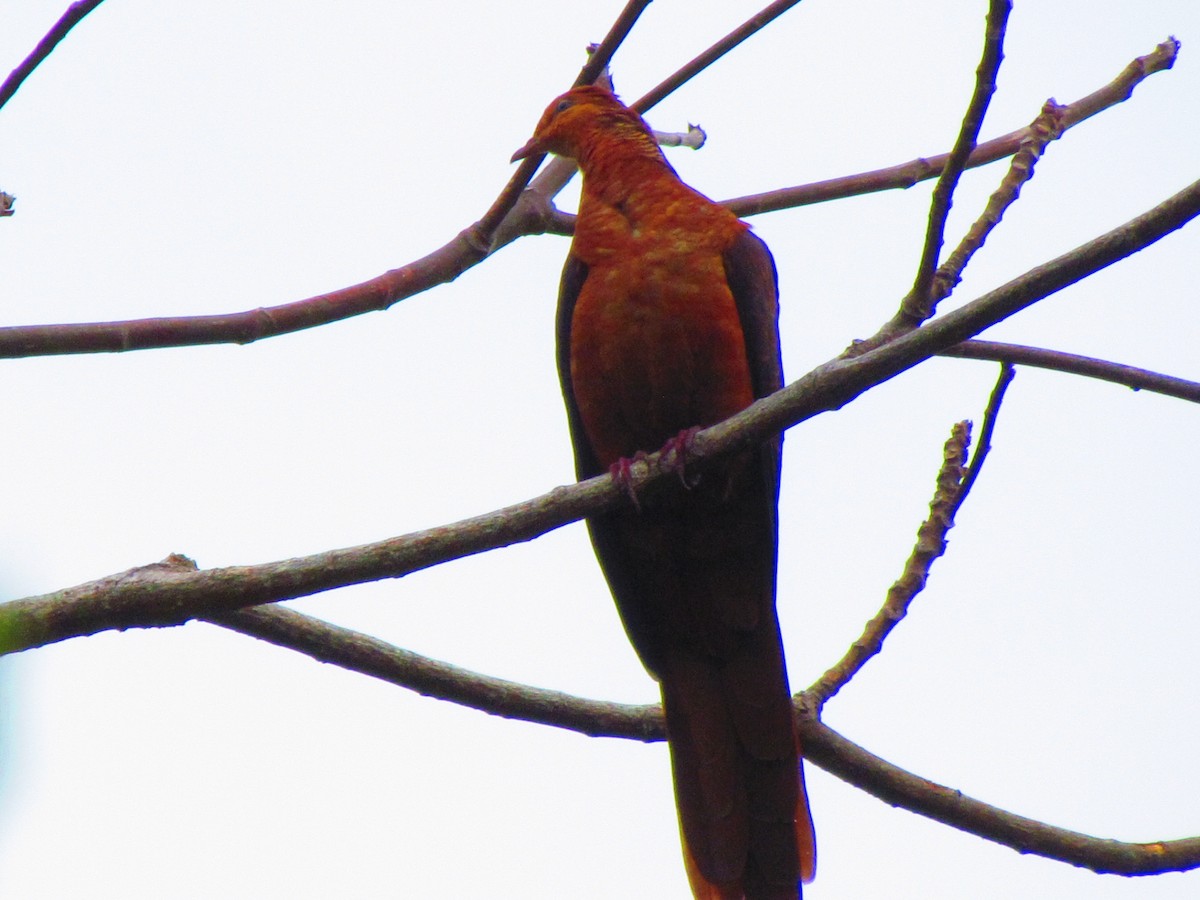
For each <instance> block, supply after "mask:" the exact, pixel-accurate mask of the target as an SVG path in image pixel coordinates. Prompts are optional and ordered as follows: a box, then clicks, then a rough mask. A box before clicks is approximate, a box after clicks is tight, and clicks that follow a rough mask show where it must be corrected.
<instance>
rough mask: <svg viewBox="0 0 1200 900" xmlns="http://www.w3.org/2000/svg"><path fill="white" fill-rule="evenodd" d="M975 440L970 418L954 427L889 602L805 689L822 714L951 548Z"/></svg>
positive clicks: (880, 646)
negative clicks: (949, 534)
mask: <svg viewBox="0 0 1200 900" xmlns="http://www.w3.org/2000/svg"><path fill="white" fill-rule="evenodd" d="M970 440H971V423H970V422H966V421H964V422H959V423H958V424H956V425H955V426H954V428H953V429H951V432H950V438H949V440H947V441H946V445H945V447H944V448H943V451H942V466H941V468H940V469H939V470H938V475H937V488H936V489H935V490H934V493H933V499H932V500H931V501H930V502H929V517H928V518H927V519H925V521H924V522H922V523H921V527H920V528H918V529H917V542H916V545H915V546H914V547H913V549H912V553H911V554H909V557H908V559H907V560H906V561H905V563H904V570H903V572H902V573H901V575H900V577H899V578H898V579H897V580H896V582H895V583H894V584H893V585H892V586H891V587H890V588H888V592H887V597H886V598H885V599H884V602H883V606H882V607H880V610H879V612H877V613H876V614H875V615H874V616H872V617H871V619H870V621H868V622H867V624H866V626H865V627H864V628H863V633H862V635H861V636H860V637H859V638H858V639H857V640H856V641H855V642H854V643H853V644H851V645H850V648H849V649H848V650H847V651H846V653H845V655H844V656H843V657H842V658H841V659H840V660H838V661H837V663H835V664H834V665H833V666H831V667H830V668H829V669H827V670H826V671H825V673H824V674H823V675H822V676H821V677H820V678H818V679H817V680H816V681H815V682H813V684H812V686H811V687H810V688H809V689H808V690H807V691H805V692H804V697H805V699H806V700H807V702H808V703H809V704H811V705H812V708H813V709H814V710H815V711H816V713H817V714H818V715H820V711H821V709H822V708H823V707H824V706H825V704H826V703H827V702H828V701H829V700H830V699H831V698H832V697H834V696H835V695H836V694H837V693H838V691H840V690H841V689H842V688H844V687H845V686H846V685H847V684H849V683H850V680H851V679H852V678H853V677H854V676H855V675H857V674H858V673H859V671H861V669H862V667H863V666H865V665H866V664H867V662H868V661H869V660H870V659H871V658H872V657H873V656H876V655H877V654H878V653H879V652H880V650H882V649H883V642H884V641H885V640H887V637H888V635H889V634H891V633H892V629H894V628H895V627H896V626H897V625H899V624H900V620H901V619H903V618H904V617H905V616H906V615H908V608H909V606H910V605H911V604H912V602H913V600H914V599H916V596H917V594H919V593H920V592H921V591H922V590H924V588H925V583H926V582H927V581H928V580H929V570H930V568H931V567H932V566H933V563H934V560H936V559H937V558H938V557H939V556H941V555H942V554H943V553H945V552H946V534H947V532H949V531H950V529H951V528H953V527H954V513H955V512H956V511H957V509H958V507H959V505H960V502H961V497H962V496H963V494H964V489H965V485H964V482H963V473H964V468H963V464H964V463H965V462H966V459H967V445H968V444H969V443H970Z"/></svg>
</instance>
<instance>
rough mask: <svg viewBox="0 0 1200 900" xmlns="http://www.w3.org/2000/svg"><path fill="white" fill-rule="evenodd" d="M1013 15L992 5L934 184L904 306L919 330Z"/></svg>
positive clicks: (1001, 0)
mask: <svg viewBox="0 0 1200 900" xmlns="http://www.w3.org/2000/svg"><path fill="white" fill-rule="evenodd" d="M1010 12H1012V2H1011V0H991V3H989V4H988V14H987V26H986V28H985V30H984V40H983V58H982V59H980V61H979V67H978V69H976V71H975V91H974V93H973V94H972V95H971V102H970V103H969V104H967V111H966V113H965V114H964V115H963V119H962V125H961V126H960V128H959V132H958V137H957V138H956V139H955V141H954V146H953V147H952V148H951V150H950V156H949V158H947V160H946V165H945V166H944V167H943V169H942V174H941V176H940V177H939V178H938V180H937V184H936V185H934V188H933V199H932V200H931V201H930V204H929V224H928V226H927V227H926V229H925V243H924V245H923V247H922V249H921V261H920V263H918V264H917V276H916V279H915V280H914V281H913V286H912V289H911V290H910V291H909V294H908V296H907V297H906V298H905V300H904V302H903V303H902V304H901V307H900V309H901V313H902V314H903V315H904V317H905V318H906V319H907V320H908V321H909V323H910V327H916V326H917V325H919V324H920V323H921V322H924V321H925V320H926V319H928V318H929V316H930V315H931V314H932V305H931V302H930V296H931V293H932V291H931V289H932V287H933V276H934V270H935V269H936V268H937V264H938V258H939V256H940V255H941V252H942V241H943V239H944V236H945V232H946V220H947V218H949V216H950V207H951V206H952V205H953V203H954V190H955V188H957V187H958V179H959V177H960V176H961V175H962V172H963V167H964V166H965V165H966V162H967V159H968V158H970V156H971V152H972V151H973V150H974V149H975V144H976V143H977V141H978V140H979V129H980V128H981V127H983V118H984V116H985V115H986V114H987V108H988V105H989V104H990V103H991V100H992V94H994V93H995V92H996V76H997V75H998V74H999V72H1000V62H1001V60H1003V59H1004V31H1005V28H1006V26H1007V25H1008V14H1009V13H1010Z"/></svg>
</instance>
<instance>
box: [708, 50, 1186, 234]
mask: <svg viewBox="0 0 1200 900" xmlns="http://www.w3.org/2000/svg"><path fill="white" fill-rule="evenodd" d="M1178 55H1179V42H1178V41H1176V40H1175V39H1174V38H1170V39H1169V40H1166V41H1163V42H1162V43H1161V44H1159V45H1158V46H1157V47H1155V48H1154V50H1153V51H1151V52H1150V53H1148V54H1146V55H1145V56H1139V57H1138V58H1137V59H1135V60H1133V62H1131V63H1129V65H1127V66H1126V67H1125V68H1124V69H1123V70H1122V71H1121V73H1120V74H1119V75H1118V76H1117V77H1116V78H1114V79H1113V80H1112V81H1110V82H1109V83H1108V84H1106V85H1105V86H1104V87H1102V88H1100V89H1099V90H1097V91H1093V92H1092V93H1090V94H1088V95H1087V96H1086V97H1081V98H1080V99H1079V100H1076V101H1075V102H1074V103H1070V104H1068V105H1066V106H1065V107H1061V109H1062V128H1063V130H1064V131H1066V130H1067V129H1070V128H1073V127H1074V126H1076V125H1078V124H1079V123H1080V122H1083V121H1085V120H1087V119H1089V118H1091V117H1092V116H1094V115H1096V114H1098V113H1100V112H1103V111H1104V110H1106V109H1109V108H1111V107H1113V106H1115V105H1117V104H1118V103H1122V102H1124V101H1125V100H1128V99H1129V97H1130V96H1131V95H1132V94H1133V89H1134V88H1135V87H1137V86H1138V85H1139V84H1140V83H1141V82H1142V81H1144V80H1145V79H1146V78H1147V77H1148V76H1150V75H1153V74H1154V73H1155V72H1162V71H1164V70H1166V69H1170V68H1171V67H1172V66H1174V65H1175V60H1176V58H1177V57H1178ZM1051 102H1052V101H1051ZM1031 134H1032V133H1031V130H1030V128H1028V127H1026V128H1020V129H1018V130H1016V131H1010V132H1009V133H1008V134H1004V135H1001V136H1000V137H997V138H992V139H991V140H990V141H986V142H984V143H982V144H980V145H979V146H977V147H976V148H975V150H974V151H972V153H971V155H970V157H969V158H968V159H967V162H966V168H975V167H977V166H984V165H987V164H989V163H993V162H996V161H997V160H1000V159H1004V158H1005V157H1007V156H1012V155H1013V154H1014V153H1016V152H1017V151H1018V150H1020V149H1021V147H1022V146H1024V145H1025V143H1026V142H1027V141H1028V140H1029V138H1030V137H1031ZM949 158H950V154H949V153H942V154H939V155H937V156H930V157H920V158H918V159H914V160H912V161H910V162H906V163H903V164H901V165H898V166H889V167H888V168H886V169H877V170H876V171H874V172H863V173H861V174H858V175H846V176H843V177H841V178H831V179H829V180H828V181H818V182H816V183H814V184H803V185H799V186H797V187H787V188H780V189H778V190H774V191H767V192H765V193H762V194H751V195H748V196H745V197H733V198H731V199H729V200H726V201H724V203H725V205H726V206H727V207H729V209H731V210H733V211H734V212H735V213H737V214H738V215H739V216H753V215H758V214H760V213H767V212H775V211H777V210H781V209H793V208H795V207H798V206H808V205H810V204H813V203H824V202H826V201H828V200H840V199H842V198H843V197H857V196H861V195H862V194H871V193H874V192H876V191H886V190H896V189H900V190H904V189H907V188H910V187H912V186H913V185H915V184H919V183H920V182H922V181H927V180H928V179H930V178H935V177H937V176H938V175H939V174H941V172H942V171H943V170H944V169H945V167H946V162H947V160H949Z"/></svg>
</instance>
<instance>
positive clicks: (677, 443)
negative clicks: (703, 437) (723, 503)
mask: <svg viewBox="0 0 1200 900" xmlns="http://www.w3.org/2000/svg"><path fill="white" fill-rule="evenodd" d="M699 433H700V429H699V428H697V427H692V428H685V429H683V431H681V432H679V434H677V435H675V437H673V438H671V439H670V440H669V441H667V442H666V443H665V444H663V446H662V450H660V451H659V454H660V455H659V463H658V466H659V468H660V469H664V470H666V471H670V472H674V473H675V474H676V475H678V476H679V480H680V482H681V483H682V484H683V486H684V487H685V488H687V489H688V490H691V489H692V488H694V487H695V486H696V485H697V484H699V483H700V477H699V476H696V478H695V479H694V480H692V481H689V480H688V477H687V459H688V456H689V455H690V454H691V451H692V443H693V441H695V439H696V435H697V434H699Z"/></svg>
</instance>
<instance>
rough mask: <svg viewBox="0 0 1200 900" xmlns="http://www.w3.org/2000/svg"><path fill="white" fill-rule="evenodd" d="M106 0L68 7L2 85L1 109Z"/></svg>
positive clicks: (74, 4) (0, 95)
mask: <svg viewBox="0 0 1200 900" xmlns="http://www.w3.org/2000/svg"><path fill="white" fill-rule="evenodd" d="M103 2H104V0H80V2H78V3H72V4H71V5H70V6H69V7H67V11H66V12H65V13H63V14H62V16H60V17H59V20H58V21H57V22H55V23H54V27H53V28H51V29H50V30H49V31H48V32H46V36H45V37H44V38H42V39H41V40H40V41H38V44H37V46H36V47H34V48H33V52H32V53H30V54H29V56H27V57H25V60H24V61H23V62H22V63H21V64H20V65H19V66H17V67H16V68H15V69H13V70H12V72H11V73H10V74H9V76H8V77H7V78H5V79H4V84H0V107H3V106H4V104H6V103H7V102H8V101H9V100H11V99H12V98H13V95H14V94H15V93H16V92H17V91H18V90H19V89H20V87H21V85H22V84H23V83H24V82H25V79H26V78H28V77H29V76H30V75H31V74H33V70H34V69H36V68H37V67H38V66H39V65H41V64H42V63H43V62H44V61H45V59H46V57H47V56H49V55H50V54H51V53H52V52H53V51H54V48H55V47H57V46H58V44H59V42H60V41H61V40H62V39H63V38H65V37H66V36H67V33H68V32H69V31H70V30H71V29H72V28H74V27H75V26H76V25H78V24H79V23H80V22H81V21H82V20H83V17H84V16H86V15H87V14H88V13H90V12H91V11H92V10H93V9H95V8H96V7H97V6H99V5H100V4H101V3H103Z"/></svg>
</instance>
